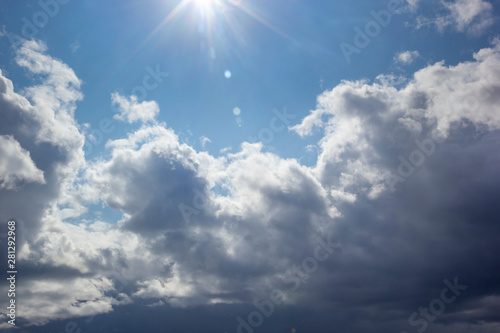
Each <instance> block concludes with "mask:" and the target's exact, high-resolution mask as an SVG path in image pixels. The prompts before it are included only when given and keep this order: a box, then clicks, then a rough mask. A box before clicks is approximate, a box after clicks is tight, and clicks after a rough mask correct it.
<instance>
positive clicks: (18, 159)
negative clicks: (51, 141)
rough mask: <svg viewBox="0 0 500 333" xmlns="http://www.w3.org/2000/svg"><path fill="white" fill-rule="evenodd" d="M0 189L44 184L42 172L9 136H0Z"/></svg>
mask: <svg viewBox="0 0 500 333" xmlns="http://www.w3.org/2000/svg"><path fill="white" fill-rule="evenodd" d="M0 156H2V159H0V188H7V189H15V188H16V187H17V185H18V184H19V183H20V182H37V183H42V184H43V183H45V179H44V178H43V171H42V170H40V169H38V168H37V167H36V165H35V163H34V162H33V160H32V159H31V157H30V153H29V151H27V150H25V149H23V148H22V147H21V145H20V144H19V142H18V141H16V139H14V138H13V137H12V136H10V135H7V136H5V135H0Z"/></svg>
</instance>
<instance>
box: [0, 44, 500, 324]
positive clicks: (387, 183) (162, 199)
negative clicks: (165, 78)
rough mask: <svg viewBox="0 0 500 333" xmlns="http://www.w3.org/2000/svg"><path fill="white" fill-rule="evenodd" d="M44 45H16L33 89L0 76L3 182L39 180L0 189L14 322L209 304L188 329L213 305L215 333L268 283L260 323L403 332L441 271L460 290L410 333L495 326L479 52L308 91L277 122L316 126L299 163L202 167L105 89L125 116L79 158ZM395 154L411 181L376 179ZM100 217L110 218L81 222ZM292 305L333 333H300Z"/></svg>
mask: <svg viewBox="0 0 500 333" xmlns="http://www.w3.org/2000/svg"><path fill="white" fill-rule="evenodd" d="M45 52H46V48H45V47H44V46H43V44H40V43H34V42H29V43H27V44H25V45H24V46H23V48H22V49H20V50H18V63H19V64H21V65H22V66H26V69H27V70H28V71H29V72H30V73H34V74H36V75H38V76H37V77H38V79H39V83H38V84H37V85H35V86H34V87H27V88H25V89H23V90H22V95H21V94H20V93H17V92H14V90H13V85H12V82H11V81H10V80H8V79H7V78H5V77H4V76H0V92H2V93H1V94H0V106H1V108H2V110H3V112H2V113H0V120H1V121H0V135H1V136H0V140H2V142H3V144H2V147H3V148H2V149H4V150H8V151H11V152H13V153H12V154H13V156H16V158H17V159H18V160H20V161H22V163H21V165H22V166H23V168H21V169H22V170H27V171H26V173H24V174H23V177H25V178H26V177H28V176H26V175H29V176H30V177H33V175H38V176H36V177H39V175H40V174H41V173H42V174H41V175H43V179H44V180H45V182H44V183H42V182H40V181H31V182H26V181H17V180H16V182H15V184H16V186H17V188H16V191H14V190H12V189H9V188H1V189H0V218H1V219H2V220H7V219H10V218H12V217H15V218H16V219H17V221H18V224H19V227H20V232H19V233H20V235H22V237H21V239H20V240H19V243H18V246H19V250H18V251H19V252H18V256H19V258H18V259H19V265H20V266H21V267H23V282H24V286H23V287H22V288H19V293H20V294H19V299H22V300H23V301H22V303H21V304H20V307H19V313H20V314H22V318H23V319H24V320H25V321H26V322H28V323H30V324H34V325H40V324H45V323H47V322H49V321H53V320H57V319H65V318H75V317H78V316H92V315H96V314H106V315H105V316H100V317H99V318H97V319H96V327H110V325H111V326H112V327H115V326H118V325H124V324H122V323H121V322H120V320H116V319H117V318H121V316H122V315H123V316H125V314H127V315H126V316H130V314H132V316H135V315H138V314H141V313H142V312H141V311H143V309H144V308H146V309H147V313H146V314H145V317H147V318H153V319H154V318H156V320H158V322H162V321H161V320H159V319H160V318H163V319H164V318H165V317H169V316H170V317H176V318H180V317H182V316H172V313H176V314H177V313H180V312H176V311H179V310H178V309H174V308H173V307H178V308H182V309H183V311H186V312H182V313H183V314H186V313H191V312H189V311H193V312H195V313H198V312H199V313H198V315H199V316H200V317H202V318H205V317H203V316H206V313H205V311H208V312H209V313H212V312H211V311H214V312H215V314H214V316H206V318H207V321H206V322H203V325H207V324H206V323H209V324H214V325H215V326H217V325H219V321H220V320H221V318H222V317H223V315H221V314H220V313H225V314H227V313H230V314H231V318H229V322H230V323H231V324H232V325H233V327H232V329H233V330H234V329H235V327H236V325H237V322H236V320H235V318H236V316H244V317H245V318H246V314H248V313H251V311H255V306H254V305H252V304H253V302H254V301H255V300H262V299H267V298H269V295H270V294H271V292H272V290H274V289H276V288H278V289H280V290H287V291H288V296H287V297H286V298H285V300H284V302H283V303H284V304H283V305H280V306H282V307H281V310H280V311H277V312H276V314H275V315H274V316H276V317H272V318H279V319H280V320H281V319H283V318H284V317H287V318H288V317H290V316H291V317H293V318H298V319H297V320H298V321H299V323H300V324H303V326H306V325H309V324H310V325H309V326H310V327H313V328H317V329H316V331H318V332H321V329H323V331H324V332H326V331H328V332H330V331H331V327H335V328H338V329H339V330H341V331H349V332H354V331H361V332H374V333H379V332H386V331H388V330H389V329H391V330H394V331H396V330H410V329H411V326H410V327H409V323H408V317H409V316H410V315H411V314H412V313H413V312H414V311H418V309H419V307H421V306H424V305H427V304H429V303H430V302H431V301H432V297H434V296H432V295H439V293H440V292H441V290H442V289H443V282H442V281H443V279H445V278H448V279H449V280H450V281H451V280H453V278H454V277H455V276H457V277H458V280H459V281H460V282H461V283H464V284H467V285H469V286H470V287H469V288H468V289H467V290H466V292H464V294H463V297H460V298H458V299H457V301H456V302H455V303H453V304H452V305H450V308H449V312H448V305H447V312H446V314H445V315H443V316H441V317H438V318H437V319H436V320H435V321H433V322H432V323H430V324H429V329H428V331H429V332H431V333H432V332H452V331H453V332H465V331H466V330H468V329H471V327H472V329H476V328H479V327H481V324H479V320H484V319H488V318H489V319H488V320H489V321H488V323H487V324H485V325H488V327H491V328H492V329H494V328H495V325H496V326H498V322H499V321H500V318H498V316H497V315H496V314H495V313H497V312H492V310H491V309H492V308H494V309H496V308H497V307H498V306H499V303H498V297H499V293H500V291H499V290H498V287H497V281H498V279H499V278H500V276H499V273H498V269H497V266H498V265H497V264H496V263H497V259H496V258H497V255H496V254H497V253H498V240H497V236H496V235H498V232H499V230H498V228H499V227H498V223H497V221H498V218H500V216H499V213H498V209H497V208H496V207H497V202H496V199H497V198H498V197H499V195H500V193H499V191H500V190H499V189H500V180H499V179H500V177H499V174H498V170H499V168H498V161H500V153H499V152H498V149H497V147H498V145H499V144H500V134H499V130H500V118H499V116H498V115H499V114H500V112H498V111H500V110H498V105H499V103H498V96H499V95H500V94H499V89H500V79H499V78H500V75H499V74H500V73H499V71H500V43H499V42H498V41H496V42H495V43H494V44H493V45H492V46H491V47H489V48H485V49H482V50H480V51H478V52H477V53H475V54H474V60H472V61H468V62H463V63H459V64H457V65H455V66H446V65H445V64H444V62H438V63H435V64H433V65H429V66H427V67H425V68H422V69H421V70H419V71H417V72H416V73H415V74H414V76H413V77H412V78H408V80H407V81H400V82H398V84H397V85H395V84H393V82H394V81H391V80H379V81H380V82H379V83H370V82H368V81H343V82H341V83H340V84H339V85H337V86H336V87H335V88H333V89H332V90H329V91H325V92H324V93H323V94H321V95H320V96H319V97H318V101H317V106H316V108H315V110H314V111H312V112H311V114H310V115H308V116H307V117H305V118H304V119H302V121H301V122H300V123H299V124H297V125H295V126H293V127H292V130H293V131H295V132H296V133H297V134H299V135H301V136H306V135H310V134H313V133H318V132H319V133H320V136H321V139H320V140H319V142H318V143H317V147H318V150H319V155H318V162H317V164H316V165H313V166H305V165H302V164H301V163H300V162H299V161H298V160H297V159H293V158H282V157H280V156H278V155H276V154H273V153H270V152H267V151H265V149H264V146H263V145H262V144H259V143H257V144H250V143H246V142H245V143H243V144H242V145H241V147H239V149H237V150H235V151H234V152H232V153H229V152H225V153H226V154H225V155H224V156H222V157H214V156H212V155H210V154H208V153H207V152H200V151H197V150H195V149H194V148H193V147H191V146H189V145H187V144H185V143H181V142H180V140H179V137H178V135H177V134H176V132H175V131H174V130H173V129H171V128H168V127H167V126H166V125H165V124H164V123H161V122H158V121H153V120H154V119H155V117H156V115H157V113H158V111H157V108H158V106H157V105H156V104H155V103H154V102H143V103H138V102H137V100H134V98H133V97H130V98H126V97H123V96H121V95H118V94H116V93H115V94H113V95H112V99H113V100H115V101H116V103H117V104H119V106H120V107H121V110H122V112H121V113H120V114H119V115H118V116H119V117H122V118H123V120H125V121H130V122H133V121H136V120H140V121H142V122H144V123H142V124H140V125H139V126H138V127H137V128H134V129H132V130H131V131H130V132H129V133H128V134H127V135H126V136H125V137H123V138H115V139H114V140H110V141H108V143H107V144H106V149H107V150H108V153H109V154H106V155H105V156H103V157H102V158H100V159H96V160H93V161H86V160H85V159H84V157H83V156H84V155H83V152H82V147H83V135H82V133H81V132H80V126H79V125H78V124H77V123H76V121H75V120H74V117H73V113H74V110H75V102H76V101H78V100H80V99H81V98H82V94H81V92H80V90H79V80H78V79H77V78H76V76H74V73H73V72H72V71H71V69H69V68H68V67H67V66H66V65H64V64H62V63H61V62H60V61H58V60H56V59H53V58H51V57H49V56H47V55H46V54H45ZM23 95H25V96H23ZM120 103H122V104H123V105H124V107H122V104H120ZM144 103H146V104H144ZM142 109H147V110H150V111H151V110H154V111H152V112H149V113H147V112H146V114H148V116H144V114H145V113H141V112H139V110H142ZM429 142H432V143H433V146H432V145H431V144H429ZM422 147H423V148H422ZM415 151H420V155H418V156H421V157H420V160H418V163H417V164H418V165H417V166H416V167H415V171H414V172H413V173H412V174H411V175H410V176H408V177H406V178H404V181H398V182H395V183H394V182H393V183H391V179H393V178H391V176H394V175H396V176H398V166H399V165H400V163H401V161H400V159H399V157H403V158H405V159H407V160H409V161H415V158H412V156H413V157H415V156H417V155H415V153H414V152H415ZM14 153H15V154H14ZM412 154H413V155H412ZM422 156H423V160H422ZM30 161H31V162H30ZM8 170H9V172H11V171H12V169H10V168H9V169H8ZM40 172H41V173H40ZM36 177H35V179H37V180H40V179H41V178H36ZM391 184H392V185H394V186H392V187H393V188H391ZM26 202H29V205H28V204H25V203H26ZM101 206H102V207H105V208H106V209H112V210H114V211H115V213H117V215H119V217H118V221H117V222H115V221H110V220H109V218H108V217H101V216H97V217H96V216H95V215H89V214H87V209H88V207H94V208H93V209H95V210H98V209H99V208H98V207H101ZM96 207H97V208H96ZM103 216H105V215H103ZM320 240H321V241H320ZM330 241H331V242H334V243H335V249H336V251H335V253H334V254H332V255H331V256H330V257H329V258H328V259H327V260H325V261H322V262H318V261H317V262H316V264H317V267H316V268H315V269H314V270H311V267H310V266H307V265H308V263H309V264H310V263H311V261H310V259H308V258H312V257H313V256H314V253H315V251H316V250H317V249H318V246H319V245H318V244H320V243H321V242H323V243H326V242H330ZM304 267H306V268H304ZM307 269H309V270H307ZM297 272H299V273H297ZM295 287H296V288H295ZM291 289H293V291H290V290H291ZM429 295H431V296H432V297H431V296H429ZM0 297H2V298H1V300H2V302H3V301H4V300H5V297H6V296H5V295H1V296H0ZM162 304H164V305H162ZM153 305H154V306H153ZM207 305H209V306H207ZM304 309H307V311H308V312H307V313H311V314H314V315H315V316H319V317H321V318H325V321H327V322H329V323H331V325H333V326H331V325H328V329H327V330H325V328H324V327H323V328H321V327H319V326H314V325H318V324H316V323H312V324H311V323H310V322H308V321H307V319H303V318H306V317H307V316H299V315H298V313H303V311H305V310H304ZM155 311H159V312H158V313H157V312H155ZM197 311H198V312H197ZM217 311H220V313H219V314H217ZM239 311H243V312H242V313H240V312H239ZM160 312H161V313H160ZM3 313H4V312H3ZM200 313H201V314H200ZM203 313H205V314H203ZM283 313H284V314H285V315H286V316H285V315H283ZM325 313H327V314H328V315H325ZM4 314H5V313H4ZM332 314H334V315H332ZM226 316H227V315H226ZM283 316H284V317H283ZM170 317H169V318H170ZM182 318H185V317H182ZM210 318H211V319H210ZM214 318H216V319H214ZM272 318H266V320H267V319H269V325H270V326H269V327H272V328H276V329H278V324H276V323H273V322H272V320H274V319H272ZM307 318H308V317H307ZM346 318H347V319H346ZM351 318H357V320H356V321H355V322H353V321H352V319H351ZM102 320H104V321H105V322H102ZM106 320H107V321H106ZM172 321H173V322H176V323H177V321H175V318H173V319H172ZM189 322H193V323H194V322H195V321H189ZM125 323H128V322H127V321H126V320H125ZM162 323H163V322H162ZM143 324H144V320H143V321H141V325H143ZM99 325H101V326H99ZM151 325H156V321H155V320H152V324H151ZM177 325H181V324H177ZM184 325H186V323H184ZM193 325H197V324H193ZM280 325H282V322H281V324H280ZM126 326H127V325H125V326H124V327H123V330H126V329H129V330H131V329H130V327H128V328H127V327H126ZM228 329H229V328H228ZM179 331H181V330H179Z"/></svg>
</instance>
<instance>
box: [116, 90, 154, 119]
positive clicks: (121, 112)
mask: <svg viewBox="0 0 500 333" xmlns="http://www.w3.org/2000/svg"><path fill="white" fill-rule="evenodd" d="M111 101H112V103H113V104H114V105H115V106H116V107H117V108H118V114H116V115H115V116H114V118H115V119H119V120H123V121H126V122H128V123H134V122H136V121H141V122H147V121H153V120H154V119H155V117H156V115H157V114H158V112H160V108H159V107H158V104H157V103H156V102H155V101H144V102H140V103H139V102H138V100H137V96H134V95H132V96H130V97H128V98H127V97H125V96H122V95H120V94H118V93H116V92H114V93H113V94H112V95H111Z"/></svg>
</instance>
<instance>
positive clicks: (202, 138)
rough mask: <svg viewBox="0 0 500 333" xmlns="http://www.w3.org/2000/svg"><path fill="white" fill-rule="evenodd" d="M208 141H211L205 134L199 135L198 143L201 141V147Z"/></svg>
mask: <svg viewBox="0 0 500 333" xmlns="http://www.w3.org/2000/svg"><path fill="white" fill-rule="evenodd" d="M209 142H212V140H210V139H209V138H207V137H206V136H202V137H200V143H201V147H202V148H205V145H206V144H207V143H209Z"/></svg>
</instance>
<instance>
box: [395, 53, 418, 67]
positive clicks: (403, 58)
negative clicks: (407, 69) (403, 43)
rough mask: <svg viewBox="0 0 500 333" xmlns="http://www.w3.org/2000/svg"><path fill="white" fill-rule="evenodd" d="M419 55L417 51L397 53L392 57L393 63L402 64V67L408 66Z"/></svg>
mask: <svg viewBox="0 0 500 333" xmlns="http://www.w3.org/2000/svg"><path fill="white" fill-rule="evenodd" d="M419 56H420V54H419V53H418V51H404V52H399V53H397V54H396V55H395V56H394V62H395V63H397V64H398V63H399V64H403V65H408V64H411V63H413V62H414V61H415V60H416V59H417V58H418V57H419Z"/></svg>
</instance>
